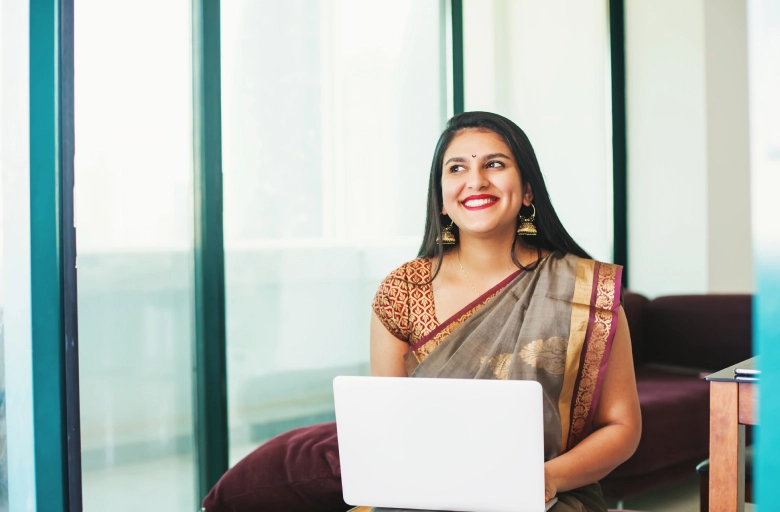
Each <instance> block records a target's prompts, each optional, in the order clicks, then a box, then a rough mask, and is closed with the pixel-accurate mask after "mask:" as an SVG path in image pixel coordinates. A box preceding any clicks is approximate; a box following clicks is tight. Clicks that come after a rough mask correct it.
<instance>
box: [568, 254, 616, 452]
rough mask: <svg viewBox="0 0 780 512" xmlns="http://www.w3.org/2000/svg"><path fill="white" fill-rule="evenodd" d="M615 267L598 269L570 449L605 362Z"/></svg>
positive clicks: (611, 320) (585, 417)
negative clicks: (602, 364) (590, 326)
mask: <svg viewBox="0 0 780 512" xmlns="http://www.w3.org/2000/svg"><path fill="white" fill-rule="evenodd" d="M616 275H617V267H616V266H615V265H610V264H607V263H601V264H600V265H599V275H598V282H597V283H596V304H595V311H594V321H593V328H592V330H591V332H590V338H589V339H588V344H587V349H586V352H585V360H584V362H583V366H582V376H581V377H580V385H579V388H578V389H577V398H576V400H575V402H574V409H573V410H572V412H571V415H572V418H571V432H570V433H569V442H568V447H569V448H572V447H574V445H575V444H576V443H577V442H579V439H580V436H581V435H582V432H583V430H584V429H585V423H586V421H587V419H588V416H589V414H590V408H591V406H592V405H593V395H594V393H595V391H596V384H597V383H598V378H599V369H600V368H601V363H602V361H603V359H604V353H605V352H606V348H607V342H608V340H609V333H610V332H611V331H612V322H613V321H614V318H615V313H614V312H613V311H612V307H613V306H614V304H615V277H616Z"/></svg>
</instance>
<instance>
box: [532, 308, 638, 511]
mask: <svg viewBox="0 0 780 512" xmlns="http://www.w3.org/2000/svg"><path fill="white" fill-rule="evenodd" d="M593 421H594V425H593V428H594V432H593V433H592V434H590V435H589V436H588V437H586V438H585V439H583V440H582V442H580V444H578V445H577V446H575V447H574V448H572V449H571V450H569V451H568V452H566V453H564V454H563V455H561V456H560V457H556V458H555V459H552V460H550V461H547V462H546V463H545V464H544V474H545V483H546V485H545V487H546V489H545V492H546V494H547V499H550V498H552V497H553V496H554V495H555V494H556V493H557V492H559V491H568V490H570V489H576V488H577V487H582V486H583V485H588V484H591V483H593V482H597V481H598V480H600V479H602V478H604V477H605V476H607V475H608V474H609V473H610V472H611V471H612V470H613V469H615V468H616V467H617V466H619V465H620V464H622V463H623V462H625V461H626V460H627V459H628V458H629V457H631V455H633V453H634V451H636V447H637V445H638V444H639V437H640V435H641V433H642V415H641V413H640V410H639V397H638V396H637V392H636V378H635V377H634V360H633V356H632V353H631V337H630V336H629V333H628V322H627V321H626V314H625V312H624V311H623V307H622V306H621V307H620V309H619V310H618V326H617V330H616V331H615V339H614V340H613V341H612V351H611V352H610V354H609V362H608V365H607V370H606V373H605V375H604V382H603V387H602V390H601V398H600V400H599V403H598V406H597V407H596V414H595V417H594V420H593Z"/></svg>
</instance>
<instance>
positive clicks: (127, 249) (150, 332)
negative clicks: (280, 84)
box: [75, 0, 195, 512]
mask: <svg viewBox="0 0 780 512" xmlns="http://www.w3.org/2000/svg"><path fill="white" fill-rule="evenodd" d="M191 5H192V3H191V2H190V1H189V0H166V1H164V2H160V1H158V0H142V1H140V2H134V3H133V6H132V8H130V9H128V8H126V6H124V5H122V4H119V3H116V2H105V1H104V0H79V1H78V2H76V6H75V7H76V12H75V24H76V25H75V44H76V49H75V52H76V54H75V71H76V83H75V90H76V98H75V101H76V140H77V149H76V185H77V189H76V224H77V233H78V253H79V255H78V279H79V281H78V289H79V304H78V309H79V343H80V350H79V352H80V358H81V360H80V367H81V368H80V372H81V384H80V388H81V429H82V448H83V454H82V461H83V468H84V475H83V482H84V509H85V510H110V511H112V512H124V511H128V512H129V511H137V510H140V509H143V510H145V511H160V512H169V511H172V510H194V509H195V503H194V490H193V475H194V469H193V460H192V459H193V457H192V411H191V402H192V399H191V396H192V395H191V391H190V390H191V379H190V374H191V350H190V346H191V336H192V332H191V330H192V329H191V326H192V323H193V320H192V313H191V311H192V307H191V302H192V284H191V283H192V274H191V264H190V262H191V260H192V232H193V231H192V217H193V210H192V174H193V171H192V154H193V150H192V120H191V117H192V93H191V91H192V70H191V59H192V57H191V56H192V39H191Z"/></svg>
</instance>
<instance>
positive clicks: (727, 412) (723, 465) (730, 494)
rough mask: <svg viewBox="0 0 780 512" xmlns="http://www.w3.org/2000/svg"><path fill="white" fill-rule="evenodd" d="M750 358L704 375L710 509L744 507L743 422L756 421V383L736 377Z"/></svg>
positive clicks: (751, 364)
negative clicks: (707, 403) (706, 383)
mask: <svg viewBox="0 0 780 512" xmlns="http://www.w3.org/2000/svg"><path fill="white" fill-rule="evenodd" d="M757 363H758V358H757V357H754V358H751V359H748V360H747V361H743V362H741V363H738V364H735V365H734V366H729V367H728V368H724V369H723V370H721V371H719V372H716V373H713V374H712V375H709V376H708V377H706V379H707V380H708V381H710V512H744V510H745V425H756V424H757V423H758V415H757V411H758V409H757V406H758V383H757V382H745V381H742V380H740V379H737V378H736V375H735V373H734V370H735V369H737V368H755V367H756V365H757Z"/></svg>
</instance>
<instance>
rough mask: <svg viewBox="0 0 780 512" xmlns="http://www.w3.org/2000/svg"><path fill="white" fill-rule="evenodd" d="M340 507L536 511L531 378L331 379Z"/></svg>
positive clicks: (540, 450) (536, 396)
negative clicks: (338, 464) (342, 499)
mask: <svg viewBox="0 0 780 512" xmlns="http://www.w3.org/2000/svg"><path fill="white" fill-rule="evenodd" d="M333 394H334V400H335V404H336V429H337V431H338V442H339V456H340V460H341V483H342V487H343V493H344V501H345V502H346V503H347V504H349V505H354V506H360V505H363V506H373V507H386V508H408V509H416V510H446V511H478V512H542V511H544V510H549V508H550V507H551V506H552V505H553V504H554V503H555V501H557V499H555V498H554V499H553V500H550V502H548V503H545V502H544V438H543V431H544V425H543V419H542V387H541V385H540V384H539V383H538V382H535V381H520V380H512V381H503V380H502V381H496V380H480V379H423V378H404V377H336V378H335V379H334V380H333Z"/></svg>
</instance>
